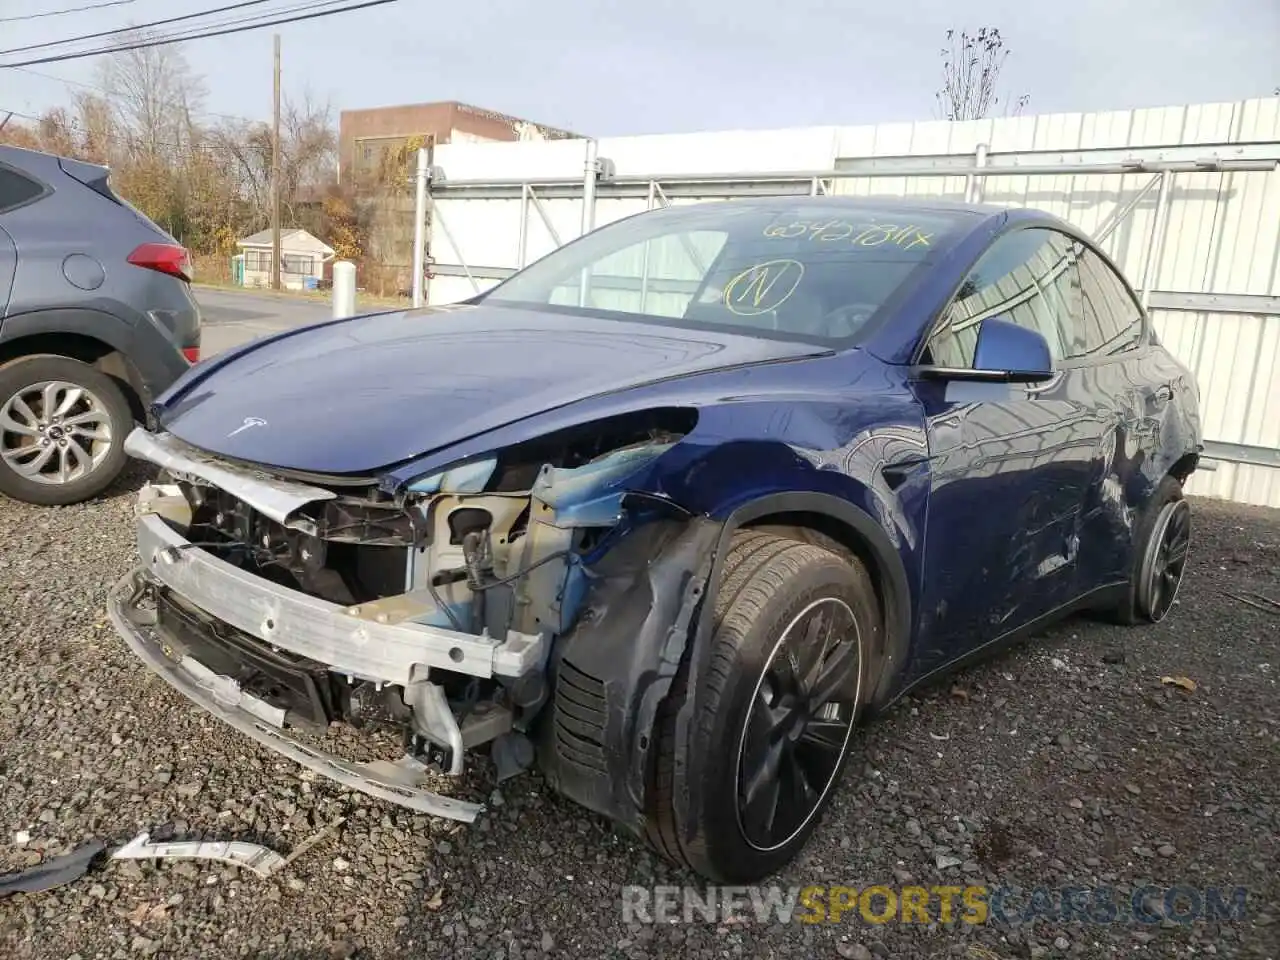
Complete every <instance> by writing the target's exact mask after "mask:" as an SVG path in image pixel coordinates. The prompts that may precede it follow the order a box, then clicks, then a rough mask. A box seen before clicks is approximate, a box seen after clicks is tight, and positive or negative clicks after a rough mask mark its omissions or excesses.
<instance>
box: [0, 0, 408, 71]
mask: <svg viewBox="0 0 1280 960" xmlns="http://www.w3.org/2000/svg"><path fill="white" fill-rule="evenodd" d="M395 2H396V0H365V2H364V3H356V4H352V5H351V6H347V7H342V8H340V9H338V10H320V11H317V12H315V13H307V14H300V15H298V16H295V17H284V18H281V19H279V20H263V21H261V22H259V23H251V24H247V25H244V26H238V27H230V28H227V29H223V30H206V31H205V32H203V33H197V34H193V35H191V36H188V37H181V38H175V37H172V36H171V37H159V38H156V39H152V40H143V41H138V42H136V43H126V44H119V45H116V46H109V47H101V48H99V49H97V50H86V51H83V52H81V53H63V54H57V55H54V56H48V57H38V58H35V59H32V60H20V61H18V62H17V63H0V69H3V68H5V67H30V66H35V65H37V64H41V63H60V62H62V61H63V60H80V59H83V58H85V57H97V56H101V55H102V54H104V53H124V52H126V51H128V50H142V49H145V48H147V47H160V46H165V45H166V44H171V43H178V42H182V41H186V40H204V39H207V38H209V37H221V36H225V35H227V34H232V33H243V32H245V31H246V30H260V29H262V28H263V27H274V26H279V25H280V24H285V23H298V22H301V21H304V20H316V19H319V18H321V17H329V16H333V15H334V14H339V13H351V12H352V11H355V10H364V9H367V8H369V7H380V6H382V5H383V4H387V3H395ZM270 15H271V14H269V13H268V14H266V16H270Z"/></svg>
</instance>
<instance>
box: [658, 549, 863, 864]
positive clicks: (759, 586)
mask: <svg viewBox="0 0 1280 960" xmlns="http://www.w3.org/2000/svg"><path fill="white" fill-rule="evenodd" d="M882 631H883V625H882V620H881V614H880V606H879V602H878V600H877V598H876V593H875V589H874V587H873V585H872V583H871V579H870V577H869V576H868V575H867V571H866V569H865V568H864V567H863V565H862V564H861V562H859V561H858V560H856V559H854V558H852V557H847V556H841V555H838V554H837V553H835V552H833V551H832V550H828V549H825V548H824V547H822V546H817V545H815V544H813V543H805V542H800V541H798V540H795V539H791V538H789V537H783V536H778V535H776V534H772V533H767V532H763V531H761V530H751V529H748V530H742V531H739V532H738V533H737V534H736V535H735V536H734V538H733V541H732V543H731V545H730V548H729V552H728V554H727V556H726V558H725V563H724V572H723V576H722V580H721V584H720V589H719V591H718V594H717V598H716V611H715V625H714V630H713V633H712V635H711V637H710V643H711V645H712V649H711V657H710V662H709V666H708V669H707V671H706V674H705V676H704V678H703V679H702V680H701V683H702V685H703V689H702V691H701V693H702V697H701V698H700V699H701V700H702V703H701V705H700V707H699V710H698V712H697V713H696V714H695V715H694V716H693V718H692V721H691V724H690V731H689V736H690V737H691V738H693V740H694V743H695V745H696V746H697V747H698V748H699V752H700V755H701V756H703V757H705V758H706V760H707V762H706V765H705V767H704V768H702V769H699V770H696V771H691V770H686V769H683V768H682V769H680V770H677V768H676V765H675V756H676V753H677V743H676V737H677V728H676V717H677V715H678V713H679V711H680V709H681V707H682V706H683V705H684V704H685V702H686V701H687V699H688V698H689V696H691V695H692V693H693V691H691V690H690V689H689V685H688V669H689V657H687V656H686V659H685V662H684V664H683V665H682V666H681V668H680V671H679V673H677V675H676V677H675V679H674V681H673V683H672V687H671V692H670V694H669V695H668V697H667V700H666V701H665V702H664V704H663V707H662V709H661V710H660V712H659V717H658V724H657V730H656V731H655V733H656V736H657V737H658V744H657V751H656V752H657V758H656V764H655V767H656V769H655V771H654V776H653V780H652V782H651V786H650V790H649V798H650V799H649V810H648V831H647V835H648V839H649V841H650V843H651V845H652V846H653V847H654V848H655V849H656V850H657V851H658V852H659V853H660V854H662V856H664V857H665V858H666V859H668V860H670V861H671V862H673V863H675V864H677V865H679V866H684V867H686V868H688V869H690V870H693V871H694V872H696V873H699V874H701V875H702V876H704V877H706V878H708V879H710V880H712V881H714V882H719V883H750V882H753V881H756V880H759V879H761V878H763V877H765V876H768V875H769V874H771V873H774V872H775V871H777V870H778V869H780V868H781V867H783V866H784V865H785V864H786V863H788V862H789V861H791V860H792V859H793V858H794V857H795V856H796V855H797V854H798V853H799V852H800V850H801V849H802V848H803V847H804V845H805V843H806V842H807V840H808V838H809V836H810V834H812V832H813V830H814V829H815V828H816V827H817V825H818V822H819V821H820V819H821V817H822V815H823V813H824V812H825V810H826V808H827V807H828V806H829V804H830V801H831V797H832V795H833V793H834V791H835V789H836V786H837V784H838V783H839V780H840V776H841V773H842V772H843V769H844V765H845V762H846V761H847V759H848V755H849V747H850V744H851V743H852V740H853V735H854V728H855V726H856V723H857V719H858V714H859V712H860V710H861V708H862V705H863V703H864V702H865V700H866V699H867V697H868V695H869V692H870V690H871V689H872V687H873V685H874V681H875V679H876V678H875V677H874V676H873V675H872V674H873V663H874V662H875V661H876V659H877V654H878V651H879V650H880V647H881V633H882ZM694 777H696V778H697V788H698V789H697V790H696V792H695V795H696V796H697V798H698V799H697V801H696V809H694V810H693V811H692V816H693V819H694V824H693V837H692V839H691V840H689V841H687V842H686V841H684V840H683V839H682V832H681V830H680V829H679V826H678V824H677V822H676V814H675V809H674V803H673V798H675V797H678V796H685V795H687V794H688V792H689V791H688V786H689V784H688V783H687V782H679V781H680V779H681V778H684V779H686V780H688V779H689V778H694Z"/></svg>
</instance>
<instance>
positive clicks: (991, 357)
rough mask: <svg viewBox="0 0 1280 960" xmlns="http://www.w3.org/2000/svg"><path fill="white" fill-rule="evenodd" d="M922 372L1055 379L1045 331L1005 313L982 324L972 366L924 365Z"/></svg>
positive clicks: (975, 377) (1032, 380)
mask: <svg viewBox="0 0 1280 960" xmlns="http://www.w3.org/2000/svg"><path fill="white" fill-rule="evenodd" d="M920 373H921V374H922V375H923V376H926V377H932V378H935V379H941V380H979V381H985V382H994V383H1044V382H1045V381H1046V380H1052V379H1053V375H1054V371H1053V354H1052V353H1051V352H1050V350H1049V341H1047V340H1046V339H1045V338H1044V336H1043V334H1041V333H1039V332H1037V331H1035V330H1031V329H1029V328H1027V327H1023V326H1019V325H1018V324H1016V323H1014V322H1013V321H1012V320H1006V319H1004V318H1003V317H987V318H986V319H985V320H983V321H982V325H981V326H980V327H979V328H978V346H977V349H976V350H975V351H974V360H973V367H972V368H963V369H952V368H950V367H924V368H922V369H921V370H920Z"/></svg>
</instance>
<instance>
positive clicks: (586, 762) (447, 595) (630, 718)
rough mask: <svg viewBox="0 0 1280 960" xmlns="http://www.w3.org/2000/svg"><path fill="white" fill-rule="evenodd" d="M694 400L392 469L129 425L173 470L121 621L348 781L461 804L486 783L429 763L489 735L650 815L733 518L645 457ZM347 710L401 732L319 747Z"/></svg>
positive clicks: (504, 762) (180, 685) (664, 441)
mask: <svg viewBox="0 0 1280 960" xmlns="http://www.w3.org/2000/svg"><path fill="white" fill-rule="evenodd" d="M696 421H697V413H696V411H695V410H693V409H690V408H668V409H659V410H648V411H643V412H640V413H634V414H624V415H620V416H616V417H612V418H610V419H609V420H607V421H604V422H596V423H592V424H587V425H584V426H579V427H572V428H568V429H561V430H558V431H555V432H553V433H551V434H549V435H546V436H541V437H536V438H533V439H528V440H523V441H521V442H518V443H514V444H512V445H508V446H505V447H502V448H501V449H498V450H496V451H494V452H491V453H488V454H484V455H481V456H476V457H471V458H469V459H467V460H465V461H463V462H458V463H453V464H450V465H448V466H447V467H446V468H444V469H442V470H438V471H434V472H431V473H430V474H429V475H424V476H418V477H415V478H412V479H398V480H397V481H395V482H394V483H389V482H387V478H386V477H351V476H342V477H322V476H312V475H301V474H298V475H294V474H290V473H289V472H288V471H282V470H274V469H271V468H266V467H259V466H254V465H246V464H242V463H239V462H237V461H233V460H230V459H227V458H224V457H220V456H218V455H215V454H211V453H208V452H206V451H203V450H200V449H197V448H195V447H192V446H189V445H188V444H186V443H184V442H183V441H181V440H179V439H178V438H177V437H175V436H174V435H173V434H171V433H168V432H148V431H145V430H143V429H138V430H136V431H135V432H134V433H133V434H132V435H131V436H130V437H129V439H128V442H127V445H126V449H127V450H128V452H129V453H130V454H131V455H133V456H134V457H137V458H139V459H142V460H146V461H149V462H150V463H152V464H155V465H156V466H158V467H160V468H161V472H160V476H159V477H158V479H157V480H156V481H155V482H152V483H149V484H148V485H147V486H145V487H144V488H143V490H142V491H141V493H140V495H139V499H138V505H137V539H138V548H139V554H140V559H141V563H140V564H139V565H138V566H137V567H136V568H135V569H134V570H133V571H131V572H130V573H129V575H128V576H127V577H126V578H125V579H124V580H122V581H121V583H120V584H119V585H118V586H117V588H116V590H115V591H114V592H113V594H112V597H111V601H110V605H109V611H110V614H111V617H112V620H113V623H114V625H115V627H116V629H117V630H118V632H119V633H120V634H121V635H122V636H123V637H124V638H125V640H126V641H127V642H128V644H129V645H130V647H131V648H132V650H133V651H134V652H135V654H137V655H138V656H139V657H140V658H141V659H142V660H143V661H144V662H145V663H146V665H147V666H148V667H149V668H150V669H152V670H153V671H154V672H156V673H158V674H160V675H161V676H162V677H163V678H164V679H165V680H166V681H168V682H169V683H170V684H171V685H172V686H173V687H175V688H176V689H178V690H179V691H180V692H182V693H183V694H185V695H186V696H187V697H188V698H190V699H191V700H193V701H195V702H196V703H197V704H198V705H200V706H201V707H203V708H204V709H206V710H208V711H209V712H211V713H213V714H214V715H215V716H218V717H219V718H220V719H222V720H223V721H225V722H227V723H229V724H230V725H232V726H234V727H235V728H236V729H238V730H240V731H241V732H243V733H245V734H247V735H249V736H251V737H253V738H254V739H256V740H258V741H259V742H260V743H263V744H265V745H266V746H268V747H270V748H271V749H273V750H275V751H276V752H277V753H280V754H282V755H284V756H286V757H289V758H290V759H292V760H294V761H296V762H298V763H300V764H302V765H304V766H306V767H309V768H311V769H312V770H314V771H316V772H318V773H320V774H322V775H325V776H327V777H330V778H332V779H334V780H337V781H339V782H341V783H343V784H344V785H346V786H348V787H351V788H354V789H357V790H360V791H362V792H364V793H367V794H370V795H372V796H376V797H380V798H382V799H385V800H388V801H391V802H394V803H398V804H401V805H403V806H406V807H410V808H412V809H415V810H418V811H421V812H424V813H428V814H433V815H438V816H443V817H449V818H453V819H458V820H463V821H471V820H473V819H474V818H475V817H476V815H477V814H478V813H479V812H480V810H481V809H482V807H481V805H480V804H477V803H472V802H469V801H466V800H463V799H457V798H455V797H452V796H448V795H446V794H444V793H441V792H438V791H437V790H433V789H431V787H432V786H433V785H436V784H438V782H439V778H440V777H441V776H442V775H443V776H445V777H449V776H452V777H457V776H459V775H461V774H462V773H463V772H464V771H465V770H466V769H467V757H468V755H469V754H470V753H471V751H475V750H477V749H481V748H483V749H485V750H487V751H488V752H489V754H490V756H491V757H492V760H493V762H494V764H495V766H496V770H497V776H498V779H499V780H503V779H506V778H507V777H510V776H512V775H515V774H517V773H519V772H521V771H522V770H524V769H527V768H529V767H530V766H532V765H534V764H535V763H537V764H538V765H539V766H540V767H541V768H542V770H543V772H544V773H545V774H546V776H547V777H548V780H549V781H550V782H551V783H552V785H553V786H554V787H556V788H557V789H559V790H560V791H561V792H562V793H565V794H566V795H568V796H570V797H571V798H572V799H575V800H577V801H578V802H580V803H583V804H585V805H586V806H588V807H591V808H593V809H595V810H597V811H598V812H602V813H606V814H609V815H612V816H613V817H614V818H615V819H618V820H620V821H622V822H629V823H631V824H632V825H633V826H635V827H636V828H637V829H639V827H640V825H641V819H642V811H643V804H644V800H643V793H644V776H645V769H646V761H645V755H646V752H647V748H648V736H647V734H648V731H649V729H650V726H651V724H652V720H653V717H654V715H655V713H656V711H657V707H658V703H659V702H660V701H661V699H662V697H663V696H664V695H665V693H666V689H667V686H668V685H669V683H670V679H671V677H672V676H673V675H674V674H675V672H676V669H677V667H678V665H679V662H680V658H681V656H682V655H683V652H684V650H685V647H686V645H687V639H688V637H689V636H690V633H691V631H692V630H693V629H694V624H695V618H696V614H697V612H698V609H699V607H700V601H701V598H702V595H703V593H704V591H703V585H704V584H705V580H706V577H707V576H708V575H709V570H710V564H711V557H712V555H713V553H714V549H715V545H716V543H717V540H718V537H719V534H720V532H721V531H722V529H723V524H720V523H717V522H714V521H712V520H710V519H709V518H707V517H700V516H696V515H694V514H692V513H690V512H689V511H688V510H685V509H684V508H682V507H681V506H680V505H678V504H677V503H675V502H673V501H672V500H671V499H670V498H669V497H667V496H666V495H665V494H664V493H663V492H662V489H661V488H662V484H661V482H659V481H658V480H657V479H656V478H658V477H660V476H661V474H662V470H663V466H662V464H663V462H664V458H670V457H671V456H672V455H673V452H675V448H677V447H678V446H679V445H680V443H681V441H682V439H683V438H684V437H685V436H686V435H687V434H688V433H689V432H690V431H691V430H692V429H693V427H694V426H695V424H696ZM676 459H679V456H678V455H677V456H676ZM575 651H585V652H584V653H583V655H581V656H578V657H576V658H575ZM601 657H605V658H607V659H608V660H609V661H610V662H611V666H610V669H609V670H608V671H607V673H606V672H605V671H602V670H601V669H599V668H598V666H597V665H598V664H599V662H600V658H601ZM617 678H622V681H621V686H620V687H619V688H618V689H613V690H611V691H610V692H609V695H608V696H607V697H606V691H605V689H604V687H605V685H606V683H610V684H613V685H614V686H618V684H617V683H616V680H617ZM606 703H608V707H607V708H606ZM335 724H338V725H341V726H342V727H355V728H371V727H372V728H376V729H377V730H378V731H379V732H380V733H381V734H382V735H384V736H387V735H394V736H395V737H396V738H397V739H398V740H399V742H400V745H401V746H403V754H402V755H401V756H398V757H393V758H385V759H378V760H374V761H372V762H354V761H352V760H350V759H348V758H346V757H344V756H343V755H340V754H339V753H336V752H333V751H331V750H329V749H327V748H326V745H325V742H324V741H325V737H326V735H327V734H328V733H329V732H330V731H332V730H333V725H335ZM446 782H447V781H446Z"/></svg>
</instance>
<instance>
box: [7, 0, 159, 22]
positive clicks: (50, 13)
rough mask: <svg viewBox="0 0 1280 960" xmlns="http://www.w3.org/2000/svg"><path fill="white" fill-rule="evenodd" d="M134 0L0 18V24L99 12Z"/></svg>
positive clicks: (107, 0) (117, 0)
mask: <svg viewBox="0 0 1280 960" xmlns="http://www.w3.org/2000/svg"><path fill="white" fill-rule="evenodd" d="M134 2H136V0H105V2H103V3H87V4H85V5H84V6H83V7H68V8H67V9H65V10H50V11H48V12H47V13H24V14H23V15H22V16H20V17H0V23H15V22H17V21H19V20H39V19H40V18H41V17H60V16H62V15H63V14H66V13H80V12H82V11H84V10H101V9H103V8H104V7H123V6H126V5H128V4H130V3H134Z"/></svg>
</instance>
